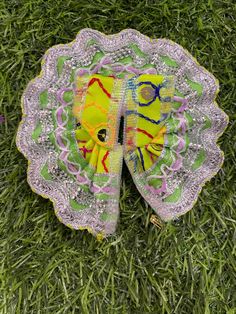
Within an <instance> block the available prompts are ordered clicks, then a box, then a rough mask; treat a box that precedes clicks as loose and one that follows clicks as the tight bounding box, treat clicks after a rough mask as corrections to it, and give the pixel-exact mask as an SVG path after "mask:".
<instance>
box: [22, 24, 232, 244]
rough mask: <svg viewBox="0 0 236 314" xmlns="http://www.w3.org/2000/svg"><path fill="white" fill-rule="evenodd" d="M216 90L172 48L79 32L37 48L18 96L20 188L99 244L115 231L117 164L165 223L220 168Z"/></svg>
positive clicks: (221, 122) (132, 34)
mask: <svg viewBox="0 0 236 314" xmlns="http://www.w3.org/2000/svg"><path fill="white" fill-rule="evenodd" d="M217 92H218V83H217V81H216V79H215V78H214V77H213V75H211V74H210V73H209V72H207V70H205V69H204V68H202V67H201V66H200V65H199V64H198V63H197V62H196V60H194V59H193V57H192V56H191V55H190V54H189V53H188V52H187V51H185V50H184V49H183V48H182V47H181V46H179V45H177V44H176V43H173V42H171V41H169V40H166V39H157V40H152V39H150V38H148V37H146V36H144V35H142V34H140V33H139V32H137V31H135V30H124V31H122V32H121V33H119V34H117V35H112V36H105V35H103V34H101V33H99V32H97V31H94V30H90V29H84V30H82V31H81V32H80V33H79V34H78V35H77V37H76V40H75V41H74V42H72V43H70V44H68V45H59V46H55V47H53V48H51V49H49V50H48V51H47V53H46V54H45V57H44V60H43V63H42V72H41V74H40V76H39V77H37V78H36V79H34V80H33V81H31V82H30V83H29V85H28V87H27V88H26V90H25V92H24V95H23V97H22V108H23V118H22V122H21V124H20V126H19V130H18V133H17V146H18V148H19V150H20V151H21V152H22V153H23V154H24V155H25V157H26V158H27V159H28V160H29V168H28V182H29V184H30V186H31V188H32V189H33V190H34V191H35V192H36V193H38V194H40V195H42V196H44V197H47V198H50V199H51V200H52V201H53V203H54V209H55V213H56V215H57V216H58V218H59V219H60V221H62V222H63V223H64V224H66V225H67V226H69V227H71V228H74V229H87V230H88V231H89V232H91V233H93V234H94V235H96V236H97V237H98V238H99V239H100V238H103V237H106V236H107V235H110V234H113V233H114V232H115V230H116V226H117V221H118V217H119V193H120V180H121V170H122V163H123V159H124V160H125V162H126V164H127V166H128V168H129V171H130V175H131V176H132V177H133V180H134V182H135V184H136V186H137V188H138V190H139V192H140V193H141V195H142V196H143V197H144V198H145V200H146V201H147V202H148V203H149V204H150V206H151V207H152V208H153V210H154V211H155V212H156V214H157V215H158V216H159V217H160V219H162V220H164V221H168V220H171V219H175V218H177V217H179V216H180V215H182V214H184V213H185V212H187V211H188V210H190V209H191V208H192V207H193V205H194V203H195V202H196V200H197V197H198V194H199V193H200V191H201V188H202V186H203V185H204V183H205V182H206V181H207V180H209V179H211V177H212V176H213V175H215V174H216V172H217V171H218V170H219V169H220V167H221V165H222V162H223V153H222V152H221V150H220V149H219V147H218V146H217V144H216V141H217V139H218V137H219V136H220V135H221V134H222V132H223V130H224V129H225V127H226V125H227V121H228V120H227V116H226V114H225V113H224V112H223V111H222V110H221V109H220V108H219V107H218V106H217V104H216V103H215V97H216V94H217ZM122 117H123V119H124V128H123V130H120V122H121V118H122ZM120 131H122V133H123V136H122V137H123V141H120V140H119V133H120Z"/></svg>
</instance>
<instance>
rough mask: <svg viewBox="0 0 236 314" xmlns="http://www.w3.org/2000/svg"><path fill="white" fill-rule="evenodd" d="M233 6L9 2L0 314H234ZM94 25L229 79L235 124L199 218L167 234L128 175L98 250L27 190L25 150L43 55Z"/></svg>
mask: <svg viewBox="0 0 236 314" xmlns="http://www.w3.org/2000/svg"><path fill="white" fill-rule="evenodd" d="M235 19H236V6H235V1H233V0H218V1H214V0H199V1H197V0H193V1H183V0H182V1H177V0H175V1H168V0H163V1H143V0H140V1H134V0H133V1H128V0H127V1H121V0H118V1H114V0H99V1H88V0H77V1H76V0H67V1H65V0H49V1H46V0H44V1H43V0H38V1H37V0H1V1H0V34H1V38H0V45H1V48H0V53H1V58H0V71H1V74H0V105H1V108H0V114H3V115H4V116H5V118H6V120H5V122H4V123H3V124H1V125H0V129H1V130H0V133H1V134H0V155H1V180H0V181H1V182H0V184H1V190H0V193H1V194H0V195H1V196H0V201H1V207H0V211H1V212H0V236H1V239H0V254H1V261H0V313H1V314H12V313H20V314H24V313H27V314H28V313H50V314H51V313H53V314H54V313H58V314H59V313H89V314H100V313H102V314H106V313H112V314H116V313H121V314H122V313H124V314H125V313H132V314H138V313H155V314H158V313H180V314H184V313H188V314H190V313H197V314H204V313H217V314H219V313H228V314H233V313H236V302H235V301H236V300H235V293H236V292H235V288H236V284H235V282H236V278H235V277H236V276H235V273H236V272H235V270H236V260H235V239H236V230H235V218H236V215H235V184H236V180H235V178H236V176H235V141H236V136H235V133H236V132H235V118H236V109H235V100H236V92H235V83H236V78H235V72H234V70H235V69H236V49H235V45H236V33H235V31H236V29H235V23H236V21H235ZM84 27H91V28H94V29H97V30H99V31H102V32H105V33H106V34H113V33H117V32H119V31H120V30H122V29H124V28H135V29H137V30H139V31H141V32H142V33H144V34H146V35H148V36H150V37H155V38H158V37H167V38H169V39H172V40H174V41H176V42H177V43H179V44H181V45H182V46H183V47H184V48H186V49H188V50H189V51H190V52H191V53H192V55H193V56H194V57H196V58H197V60H198V61H199V62H200V63H201V64H202V65H203V66H205V67H206V68H207V69H208V70H209V71H210V72H212V73H213V74H214V75H215V76H216V77H217V78H218V79H219V81H220V87H221V88H220V93H219V96H218V98H217V100H218V102H219V104H220V106H221V108H223V109H224V110H225V111H226V113H227V114H228V115H229V118H230V123H229V126H228V128H227V130H226V132H225V133H224V135H223V136H222V137H221V138H220V140H219V143H220V146H221V148H222V150H223V151H224V152H225V162H224V165H223V168H222V170H220V171H219V173H218V174H217V176H216V177H214V179H212V180H211V181H210V182H209V183H207V184H206V185H205V187H204V188H203V191H202V193H201V195H200V197H199V200H198V202H197V204H196V205H195V206H194V209H193V210H192V211H191V212H189V213H188V214H186V215H184V216H183V217H181V218H180V219H179V220H178V221H176V222H172V223H168V224H166V225H165V226H164V227H163V229H162V230H159V229H157V228H156V227H155V226H153V225H152V224H150V222H149V219H150V215H151V209H150V208H149V207H148V206H147V205H146V204H145V202H144V201H143V200H142V199H141V197H140V195H139V194H138V192H137V191H136V188H135V186H134V184H133V182H132V180H131V179H130V176H129V175H128V174H127V172H126V168H124V171H123V182H122V189H121V198H120V209H121V215H120V221H119V226H118V229H117V233H116V234H115V235H114V236H112V237H110V238H108V239H107V240H105V241H103V242H101V243H99V242H97V241H96V239H95V238H93V236H92V235H90V234H88V233H87V232H86V231H72V230H70V229H68V228H67V227H65V226H64V225H62V224H61V223H60V222H59V221H58V220H57V218H56V217H55V215H54V212H53V207H52V203H51V202H50V201H48V200H45V199H43V198H42V197H40V196H38V195H36V194H34V193H33V192H32V191H31V189H30V188H29V186H28V184H27V182H26V169H27V162H26V160H25V159H24V157H23V156H22V155H21V154H20V153H19V152H18V151H17V149H16V145H15V135H16V130H17V126H18V123H19V121H20V119H21V108H20V97H21V95H22V92H23V90H24V88H25V86H26V84H27V83H28V82H29V80H30V79H32V78H34V77H35V76H36V75H38V73H39V72H40V61H41V59H42V56H43V54H44V52H45V51H46V49H48V48H49V47H51V46H52V45H55V44H59V43H68V42H70V41H72V40H73V39H74V38H75V36H76V34H77V32H78V31H79V30H80V29H82V28H84Z"/></svg>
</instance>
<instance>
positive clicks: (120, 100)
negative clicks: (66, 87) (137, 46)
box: [73, 74, 174, 173]
mask: <svg viewBox="0 0 236 314" xmlns="http://www.w3.org/2000/svg"><path fill="white" fill-rule="evenodd" d="M173 93H174V83H173V78H172V77H171V76H169V77H165V76H163V75H154V74H142V75H131V74H127V75H126V76H125V77H124V78H116V77H114V76H102V75H99V74H95V75H86V76H77V78H76V84H75V90H74V95H75V97H74V105H73V114H74V116H75V117H76V121H77V124H76V130H75V133H76V139H77V143H78V147H79V150H80V152H81V153H82V155H83V157H84V158H85V159H86V160H87V162H88V164H89V165H90V166H91V167H92V168H96V171H97V172H98V173H106V172H110V171H109V168H110V166H111V163H112V160H111V159H110V158H109V155H110V152H111V151H115V150H117V147H118V146H120V144H119V143H118V136H119V128H120V121H121V116H123V117H124V130H123V139H124V141H123V143H124V144H123V149H122V150H120V153H121V154H122V152H123V151H126V152H127V153H129V155H130V160H132V161H133V162H132V164H133V170H134V171H145V170H147V169H148V168H150V167H151V166H152V164H153V163H154V162H155V161H156V160H157V158H158V156H160V154H161V152H162V149H163V144H164V135H165V133H166V126H165V121H166V119H167V117H168V115H169V113H170V111H171V103H172V98H173ZM122 157H123V156H122Z"/></svg>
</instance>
